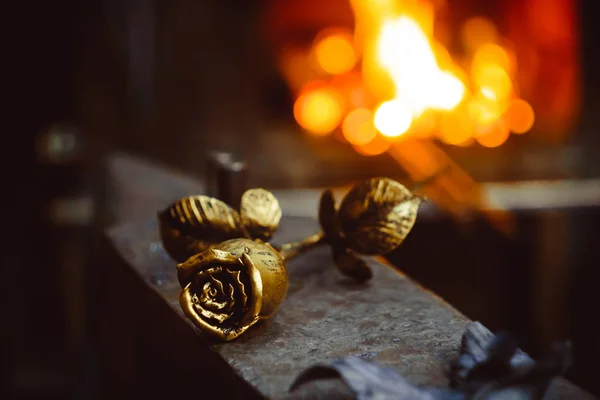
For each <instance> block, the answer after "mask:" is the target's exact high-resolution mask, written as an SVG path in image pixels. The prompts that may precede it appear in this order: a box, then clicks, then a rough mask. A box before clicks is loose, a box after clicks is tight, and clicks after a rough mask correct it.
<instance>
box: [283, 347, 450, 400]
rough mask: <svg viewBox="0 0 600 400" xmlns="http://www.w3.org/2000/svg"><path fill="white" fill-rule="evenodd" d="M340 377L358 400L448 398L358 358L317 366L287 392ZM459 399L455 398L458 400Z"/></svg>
mask: <svg viewBox="0 0 600 400" xmlns="http://www.w3.org/2000/svg"><path fill="white" fill-rule="evenodd" d="M332 375H333V376H335V375H339V376H340V377H341V378H342V380H343V381H344V382H345V383H346V385H348V387H350V389H351V390H352V392H353V393H354V395H355V396H356V399H357V400H392V399H393V400H397V399H403V400H434V399H436V400H437V399H443V398H449V397H445V396H443V395H442V393H439V394H438V393H435V391H430V390H429V389H426V388H423V389H422V388H419V387H417V386H413V385H412V384H410V383H408V381H407V380H406V379H404V378H403V377H402V376H400V374H398V372H396V371H395V370H394V369H392V368H388V367H382V366H379V365H376V364H373V363H370V362H368V361H364V360H362V359H360V358H358V357H345V358H342V359H339V360H335V361H333V362H332V363H331V364H330V365H317V366H314V367H312V368H309V369H308V370H306V371H304V372H303V373H302V374H300V376H298V378H297V379H296V380H295V381H294V383H293V384H292V387H291V388H290V391H294V390H296V389H297V388H298V387H299V386H300V385H302V384H304V383H306V382H309V381H312V380H318V379H327V378H331V377H332ZM458 398H459V397H455V399H458Z"/></svg>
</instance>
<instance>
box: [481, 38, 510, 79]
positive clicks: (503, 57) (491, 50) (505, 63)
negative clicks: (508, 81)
mask: <svg viewBox="0 0 600 400" xmlns="http://www.w3.org/2000/svg"><path fill="white" fill-rule="evenodd" d="M490 64H492V65H497V66H499V67H500V68H502V69H503V70H505V71H506V72H508V73H512V71H514V68H515V66H514V61H513V60H511V57H510V56H509V54H508V52H507V51H506V50H505V49H503V48H502V47H500V46H499V45H497V44H494V43H488V44H485V45H483V46H481V47H480V48H478V49H477V51H476V52H475V55H474V56H473V60H472V61H471V65H472V69H480V68H482V67H483V66H485V65H490Z"/></svg>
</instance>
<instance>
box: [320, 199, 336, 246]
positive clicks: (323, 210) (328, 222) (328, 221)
mask: <svg viewBox="0 0 600 400" xmlns="http://www.w3.org/2000/svg"><path fill="white" fill-rule="evenodd" d="M319 224H320V225H321V229H322V230H323V233H324V234H325V237H327V238H328V239H329V241H331V240H335V239H337V238H338V236H339V223H338V221H337V214H336V209H335V199H334V197H333V193H332V192H331V190H329V189H327V190H325V191H323V194H321V200H320V202H319Z"/></svg>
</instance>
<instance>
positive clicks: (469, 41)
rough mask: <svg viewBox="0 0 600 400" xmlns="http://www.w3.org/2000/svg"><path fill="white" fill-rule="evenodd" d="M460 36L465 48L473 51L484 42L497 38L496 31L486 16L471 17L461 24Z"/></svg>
mask: <svg viewBox="0 0 600 400" xmlns="http://www.w3.org/2000/svg"><path fill="white" fill-rule="evenodd" d="M460 36H461V40H462V42H463V45H464V46H465V48H466V49H467V50H469V51H475V50H476V49H478V48H479V47H481V46H483V45H485V44H488V43H494V42H495V41H496V40H497V38H498V31H497V29H496V25H494V23H493V22H492V21H491V20H489V19H488V18H485V17H471V18H469V19H468V20H466V21H465V23H464V24H463V26H462V28H461V31H460Z"/></svg>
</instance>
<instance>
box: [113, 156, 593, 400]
mask: <svg viewBox="0 0 600 400" xmlns="http://www.w3.org/2000/svg"><path fill="white" fill-rule="evenodd" d="M108 168H109V169H108V172H109V183H110V186H109V193H108V198H109V205H112V206H111V207H112V208H111V210H112V217H113V219H114V220H115V221H117V222H116V223H115V224H114V225H113V226H112V227H110V228H109V229H107V231H106V238H107V240H108V242H109V244H110V245H111V246H112V248H113V249H114V251H115V253H116V255H117V258H119V259H121V260H122V261H124V262H123V263H122V268H125V267H127V266H128V267H130V268H131V269H132V270H133V271H134V272H135V277H136V278H133V279H134V280H136V279H137V280H140V281H142V282H143V285H142V286H144V287H145V288H147V289H148V290H149V291H150V292H153V293H154V294H156V295H158V296H155V299H154V300H155V301H158V303H161V302H162V305H161V306H160V307H159V306H156V310H157V311H156V315H154V314H153V313H152V312H148V310H147V307H146V305H145V304H143V303H141V300H139V299H137V300H136V301H138V303H135V305H132V308H134V309H139V310H141V309H142V308H144V307H145V308H146V311H140V313H139V314H138V315H136V317H137V318H138V319H139V320H141V322H140V323H141V325H142V328H140V327H139V326H140V323H138V324H137V325H136V326H137V329H138V333H137V335H141V333H140V332H143V331H144V330H143V325H144V324H143V321H149V320H154V319H156V318H158V316H157V315H158V314H160V312H159V311H158V310H159V309H161V307H163V306H165V305H166V308H165V310H167V309H168V311H165V313H167V314H168V313H170V314H172V316H176V318H172V316H171V317H169V318H171V319H170V322H169V323H170V324H176V325H177V329H184V330H186V331H189V332H193V333H194V334H193V335H192V336H189V335H188V336H186V338H191V339H190V340H191V341H192V342H194V343H185V346H186V347H187V348H188V349H189V348H191V347H190V346H198V347H202V348H203V349H207V351H208V353H203V354H207V356H206V357H205V359H204V360H197V361H198V364H199V365H200V364H206V363H209V361H208V360H213V359H214V360H216V361H213V362H214V363H216V364H218V365H215V366H214V368H215V369H218V368H225V369H227V366H228V367H229V369H230V370H231V371H232V374H233V373H235V375H237V376H238V377H241V378H242V379H243V381H245V382H246V383H247V384H249V389H251V390H255V391H256V392H257V395H258V396H264V397H267V398H283V397H285V396H286V393H287V392H288V390H289V387H290V385H291V384H292V382H293V381H294V379H295V378H296V377H297V376H298V374H299V373H300V372H302V371H303V370H304V369H306V368H308V367H310V366H312V365H314V364H318V363H324V362H328V361H331V360H333V359H336V358H339V357H343V356H348V355H357V356H360V357H363V358H365V359H368V360H371V361H373V362H376V363H378V364H381V365H386V366H390V367H394V368H396V369H397V370H398V371H399V372H400V373H401V374H402V375H403V376H404V377H406V378H407V379H408V380H409V381H410V382H412V383H415V384H427V385H442V386H443V385H446V384H447V382H448V381H447V377H446V372H447V368H448V365H449V363H450V362H451V361H452V360H453V359H454V358H455V357H456V355H457V354H458V351H459V346H460V341H461V336H462V333H463V332H464V330H465V327H466V326H467V324H468V323H469V322H470V321H469V319H468V318H467V317H465V316H464V315H462V314H461V313H460V312H458V311H457V310H455V309H454V308H453V307H451V306H450V305H449V304H447V303H446V302H444V301H443V300H442V299H440V298H439V297H437V296H435V295H434V294H433V293H431V292H429V291H427V290H426V289H424V288H423V287H421V286H419V285H417V284H416V283H415V282H413V281H412V280H411V279H409V278H408V277H406V276H405V275H403V274H402V273H400V272H399V271H398V270H397V269H394V268H393V267H391V266H388V265H386V264H384V263H382V262H379V261H377V260H374V259H372V260H370V261H369V263H370V266H371V268H372V270H373V279H372V280H371V281H369V282H368V283H367V284H363V285H360V284H357V283H354V282H352V281H350V280H349V279H348V278H345V277H344V276H343V275H341V273H340V272H339V271H338V270H337V269H336V268H335V267H334V265H333V262H332V260H331V254H330V251H329V249H328V248H320V249H317V250H315V251H313V252H311V253H308V254H306V255H303V256H301V257H299V258H298V259H295V260H293V261H292V262H290V263H289V264H288V266H287V267H288V273H289V277H290V290H289V292H288V296H287V298H286V300H285V301H284V303H283V304H282V306H281V307H280V309H279V311H278V313H277V314H276V316H275V317H274V318H273V319H272V320H270V321H268V322H266V323H263V324H261V325H259V326H256V327H254V328H252V329H251V330H250V331H248V332H247V333H245V334H244V335H242V336H241V337H240V338H238V339H236V340H234V341H232V342H227V343H212V342H209V341H207V340H206V338H205V337H203V336H202V334H201V332H200V331H198V330H197V329H196V328H195V327H194V326H193V325H192V324H191V323H190V322H189V321H188V320H187V319H186V318H185V316H184V315H183V313H182V311H181V308H180V306H179V302H178V296H179V291H180V286H179V283H178V281H177V276H176V271H175V262H174V261H173V260H171V259H170V258H169V256H168V255H167V254H166V253H165V251H164V249H163V248H162V245H161V242H160V239H159V235H158V227H157V221H156V218H155V215H156V212H157V210H159V209H161V208H164V207H166V206H167V205H168V204H169V203H170V202H172V201H174V200H177V199H178V198H180V197H182V196H186V195H191V194H200V193H202V191H203V188H202V185H201V184H198V183H196V182H195V181H194V180H192V179H188V178H186V177H183V176H181V175H178V174H175V173H172V172H168V171H167V170H164V169H159V168H157V167H155V166H153V165H149V164H146V163H144V162H141V161H139V160H137V159H134V158H130V157H127V156H118V157H114V158H113V159H111V161H110V162H109V164H108ZM317 231H318V224H317V222H316V221H315V220H312V219H309V218H300V217H285V216H284V218H283V219H282V222H281V225H280V229H279V230H278V232H277V235H276V237H275V239H274V242H275V243H284V242H289V241H292V240H298V239H301V238H303V237H305V236H308V235H310V234H313V233H315V232H317ZM119 268H121V267H119ZM138 297H140V296H138ZM141 297H143V296H141ZM156 299H159V300H156ZM134 312H135V310H132V313H131V314H129V315H130V317H132V318H134V317H133V316H132V315H133V313H134ZM148 325H151V323H149V324H148ZM181 327H184V328H181ZM175 328H176V327H175V326H173V329H175ZM148 329H151V328H150V327H149V328H148ZM166 330H169V328H168V327H167V328H166ZM155 335H156V337H158V335H159V334H158V333H155ZM136 337H137V336H136ZM194 337H196V338H197V340H194V339H193V338H194ZM153 340H160V339H153ZM186 340H187V339H186ZM166 345H167V346H169V343H166ZM170 346H172V348H173V354H177V353H178V351H179V352H180V350H177V348H179V347H181V346H184V343H182V342H173V343H170ZM191 353H193V352H191ZM210 354H212V355H213V356H214V355H218V357H216V358H212V356H211V355H210ZM190 357H191V356H190ZM219 359H221V360H222V361H224V362H225V364H226V365H225V364H222V363H221V361H220V360H219ZM224 365H225V367H224ZM205 367H206V365H205ZM551 392H553V393H550V397H549V398H556V397H557V396H558V397H560V398H582V397H581V395H582V393H581V392H580V391H579V390H578V389H577V388H575V387H573V386H572V385H570V384H569V383H568V382H564V381H562V382H561V383H558V384H557V385H554V386H553V388H552V391H551Z"/></svg>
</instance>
